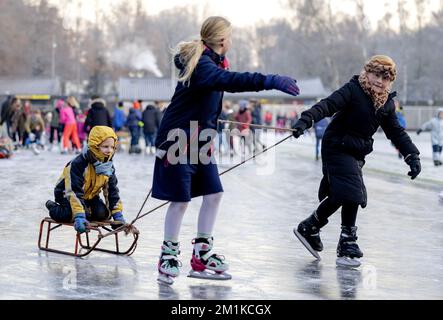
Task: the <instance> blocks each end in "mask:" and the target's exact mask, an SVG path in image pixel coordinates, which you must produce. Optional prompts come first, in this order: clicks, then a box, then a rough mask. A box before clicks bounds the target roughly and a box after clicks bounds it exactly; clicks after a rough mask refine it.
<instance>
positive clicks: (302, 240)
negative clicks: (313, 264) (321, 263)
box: [294, 228, 321, 260]
mask: <svg viewBox="0 0 443 320" xmlns="http://www.w3.org/2000/svg"><path fill="white" fill-rule="evenodd" d="M294 234H295V236H296V237H297V238H298V240H300V242H301V243H302V244H303V245H304V246H305V248H306V249H308V251H309V252H310V253H311V254H312V255H313V256H314V257H315V258H316V259H317V260H321V258H320V255H319V254H318V252H317V251H315V250H314V249H313V248H312V247H311V245H310V244H309V243H308V242H307V241H306V240H305V238H303V236H302V235H301V234H300V233H299V232H298V231H297V229H296V228H294Z"/></svg>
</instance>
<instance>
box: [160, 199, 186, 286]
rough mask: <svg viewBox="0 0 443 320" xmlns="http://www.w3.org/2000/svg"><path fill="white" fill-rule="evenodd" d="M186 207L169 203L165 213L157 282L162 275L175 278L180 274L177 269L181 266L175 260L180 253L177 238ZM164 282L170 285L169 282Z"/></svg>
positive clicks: (184, 204)
mask: <svg viewBox="0 0 443 320" xmlns="http://www.w3.org/2000/svg"><path fill="white" fill-rule="evenodd" d="M187 207H188V202H171V204H170V205H169V208H168V211H167V212H166V219H165V233H164V241H163V244H162V246H161V252H160V260H159V262H158V271H159V273H160V277H159V280H160V278H161V277H162V275H165V276H166V277H176V276H178V275H179V273H180V270H179V267H180V266H181V264H180V262H179V261H178V259H177V256H178V254H179V253H180V244H179V242H178V236H179V233H180V227H181V224H182V220H183V216H184V214H185V211H186V208H187ZM166 282H169V283H172V282H170V281H166Z"/></svg>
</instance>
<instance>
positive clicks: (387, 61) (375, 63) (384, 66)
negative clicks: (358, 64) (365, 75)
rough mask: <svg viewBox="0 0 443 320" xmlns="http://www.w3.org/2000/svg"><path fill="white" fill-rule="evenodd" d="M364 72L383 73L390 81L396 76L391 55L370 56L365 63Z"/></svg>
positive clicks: (395, 68) (395, 67)
mask: <svg viewBox="0 0 443 320" xmlns="http://www.w3.org/2000/svg"><path fill="white" fill-rule="evenodd" d="M364 70H365V71H366V72H376V73H377V72H378V73H384V74H386V75H387V76H389V78H390V80H391V81H394V80H395V78H396V77H397V66H396V64H395V62H394V60H392V58H391V57H388V56H385V55H375V56H372V57H371V58H370V59H369V60H368V61H367V62H366V64H365V67H364Z"/></svg>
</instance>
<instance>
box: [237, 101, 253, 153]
mask: <svg viewBox="0 0 443 320" xmlns="http://www.w3.org/2000/svg"><path fill="white" fill-rule="evenodd" d="M248 106H249V103H248V101H246V100H240V101H239V102H238V112H237V114H236V115H235V121H237V122H241V124H238V125H237V129H238V131H239V132H240V155H242V156H243V157H244V155H245V149H246V147H247V148H248V152H249V154H251V153H252V131H251V129H250V126H249V125H250V124H251V123H252V115H251V111H249V110H248Z"/></svg>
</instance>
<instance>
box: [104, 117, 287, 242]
mask: <svg viewBox="0 0 443 320" xmlns="http://www.w3.org/2000/svg"><path fill="white" fill-rule="evenodd" d="M239 123H241V122H239ZM285 130H287V131H294V130H291V129H285ZM291 137H292V134H291V135H289V136H287V137H285V138H284V139H282V140H279V141H278V142H276V143H274V144H273V145H271V146H270V147H267V148H265V149H263V150H262V151H260V152H259V153H256V154H254V155H253V156H252V157H249V158H247V159H245V160H243V161H241V162H239V163H237V164H236V165H234V166H232V167H231V168H229V169H226V170H225V171H223V172H221V173H220V174H219V175H218V176H219V177H221V176H222V175H224V174H225V173H228V172H229V171H232V170H234V169H235V168H238V167H239V166H241V165H243V164H245V163H246V162H248V161H250V160H252V159H255V158H256V157H257V156H259V155H261V154H263V153H265V152H267V151H269V150H270V149H272V148H275V147H276V146H278V145H279V144H281V143H283V142H285V141H286V140H288V139H289V138H291ZM151 193H152V189H151V190H149V193H148V195H147V196H146V198H145V200H144V201H143V204H142V206H141V208H140V210H139V212H138V214H137V216H136V217H135V219H134V220H132V222H131V223H130V224H126V225H122V226H121V227H119V228H118V229H116V230H114V231H111V232H109V233H107V234H105V235H103V238H105V237H107V236H110V235H112V234H115V233H118V232H120V231H121V230H123V229H124V230H125V232H126V234H128V233H130V232H132V229H133V228H135V227H133V224H134V223H135V222H136V221H137V220H140V219H141V218H143V217H145V216H147V215H148V214H151V213H152V212H154V211H156V210H158V209H160V208H162V207H164V206H165V205H167V204H168V203H170V201H166V202H163V203H162V204H160V205H159V206H157V207H155V208H153V209H151V210H149V211H148V212H145V213H143V214H140V213H141V212H142V210H143V208H144V206H145V204H146V202H147V201H148V198H149V197H150V195H151ZM136 230H137V229H136Z"/></svg>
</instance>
